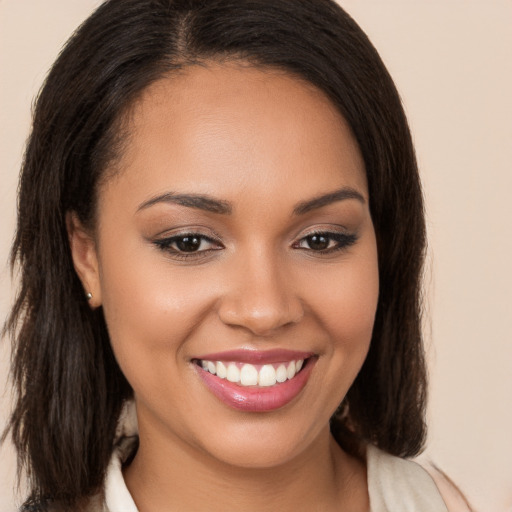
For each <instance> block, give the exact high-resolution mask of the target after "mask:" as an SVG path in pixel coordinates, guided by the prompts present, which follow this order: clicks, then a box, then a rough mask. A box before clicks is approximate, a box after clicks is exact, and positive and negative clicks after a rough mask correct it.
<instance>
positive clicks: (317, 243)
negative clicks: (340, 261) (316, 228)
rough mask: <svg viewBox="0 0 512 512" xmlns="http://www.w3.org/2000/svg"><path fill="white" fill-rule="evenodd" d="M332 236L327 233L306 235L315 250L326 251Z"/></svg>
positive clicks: (307, 241)
mask: <svg viewBox="0 0 512 512" xmlns="http://www.w3.org/2000/svg"><path fill="white" fill-rule="evenodd" d="M329 242H330V238H329V237H328V236H326V235H323V234H321V235H320V234H319V235H310V236H307V237H306V243H307V245H308V247H309V248H310V249H312V250H313V251H324V250H325V249H327V248H328V247H329Z"/></svg>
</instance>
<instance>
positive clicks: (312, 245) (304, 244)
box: [293, 232, 357, 254]
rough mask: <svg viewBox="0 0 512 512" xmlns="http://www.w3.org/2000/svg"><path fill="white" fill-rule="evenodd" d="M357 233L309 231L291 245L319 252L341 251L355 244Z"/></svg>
mask: <svg viewBox="0 0 512 512" xmlns="http://www.w3.org/2000/svg"><path fill="white" fill-rule="evenodd" d="M356 241H357V235H355V234H346V233H336V232H332V233H330V232H325V233H320V232H319V233H311V234H310V235H307V236H305V237H303V238H301V239H300V240H298V241H297V242H296V243H294V244H293V247H295V248H296V249H304V250H307V251H312V252H317V253H319V254H329V253H331V252H335V251H341V250H343V249H346V248H348V247H350V246H351V245H353V244H355V243H356Z"/></svg>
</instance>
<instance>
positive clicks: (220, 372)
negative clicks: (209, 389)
mask: <svg viewBox="0 0 512 512" xmlns="http://www.w3.org/2000/svg"><path fill="white" fill-rule="evenodd" d="M227 374H228V369H227V368H226V365H225V364H224V363H223V362H222V361H217V377H220V378H221V379H225V378H226V377H227Z"/></svg>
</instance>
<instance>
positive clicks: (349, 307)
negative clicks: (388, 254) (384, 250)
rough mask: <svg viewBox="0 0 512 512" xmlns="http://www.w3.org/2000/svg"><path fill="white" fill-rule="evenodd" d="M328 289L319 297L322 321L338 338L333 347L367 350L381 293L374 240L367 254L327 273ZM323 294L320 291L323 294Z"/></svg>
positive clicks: (331, 333) (334, 336)
mask: <svg viewBox="0 0 512 512" xmlns="http://www.w3.org/2000/svg"><path fill="white" fill-rule="evenodd" d="M325 288H326V290H328V293H323V294H322V296H319V297H318V301H319V304H321V305H320V307H319V309H318V311H319V315H320V317H321V321H322V323H323V324H324V326H325V328H326V329H327V330H328V331H329V333H330V335H331V339H333V340H334V343H333V345H332V347H333V349H337V348H340V347H342V348H345V349H346V350H354V351H356V352H358V351H359V352H361V351H363V352H364V354H366V351H367V349H368V346H369V342H370V339H371V335H372V331H373V324H374V320H375V312H376V309H377V302H378V297H379V274H378V261H377V252H376V248H375V246H374V244H373V243H372V244H370V247H368V250H367V251H365V252H364V256H362V257H360V258H354V259H352V260H351V261H350V263H348V264H347V265H346V266H343V265H341V266H340V269H339V271H338V272H337V275H336V276H333V275H330V276H329V275H326V276H325ZM319 295H320V294H319Z"/></svg>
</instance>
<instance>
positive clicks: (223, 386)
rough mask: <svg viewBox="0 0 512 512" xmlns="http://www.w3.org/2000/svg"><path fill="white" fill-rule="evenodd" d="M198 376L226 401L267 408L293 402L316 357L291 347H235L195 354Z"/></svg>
mask: <svg viewBox="0 0 512 512" xmlns="http://www.w3.org/2000/svg"><path fill="white" fill-rule="evenodd" d="M193 361H194V363H195V366H196V369H197V370H196V371H197V373H198V376H199V377H200V378H201V380H202V381H203V382H204V384H205V385H206V387H207V388H208V389H209V390H210V391H211V392H212V393H213V394H214V395H215V396H216V397H217V398H218V399H220V400H221V401H222V402H224V403H225V404H226V405H228V406H230V407H232V408H235V409H239V410H243V411H247V412H265V411H272V410H275V409H279V408H280V407H283V406H285V405H286V404H288V403H289V402H291V401H292V400H293V399H294V398H295V397H296V396H297V395H299V393H300V392H301V391H302V389H303V388H304V386H305V385H306V383H307V381H308V379H309V376H310V375H311V371H312V369H313V366H314V365H315V363H316V357H314V354H313V353H311V352H299V351H290V350H282V349H277V350H270V351H255V350H234V351H227V352H219V353H214V354H206V355H203V356H201V357H197V358H194V360H193Z"/></svg>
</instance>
